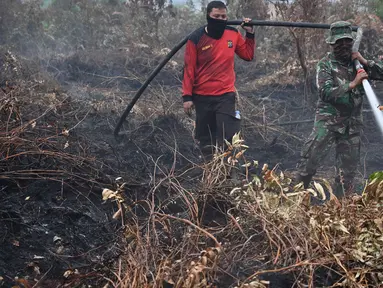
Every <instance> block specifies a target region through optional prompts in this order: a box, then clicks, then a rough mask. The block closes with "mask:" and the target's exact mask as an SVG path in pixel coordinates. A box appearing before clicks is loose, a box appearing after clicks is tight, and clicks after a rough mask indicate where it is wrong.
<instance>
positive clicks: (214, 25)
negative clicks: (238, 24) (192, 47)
mask: <svg viewBox="0 0 383 288" xmlns="http://www.w3.org/2000/svg"><path fill="white" fill-rule="evenodd" d="M226 23H227V20H222V19H215V18H211V17H210V16H209V15H207V35H209V36H210V37H211V38H214V39H220V38H221V37H222V35H223V33H224V32H225V29H226Z"/></svg>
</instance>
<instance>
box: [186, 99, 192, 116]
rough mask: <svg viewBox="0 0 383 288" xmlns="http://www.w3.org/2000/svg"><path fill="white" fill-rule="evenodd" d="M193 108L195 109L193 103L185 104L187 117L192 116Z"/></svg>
mask: <svg viewBox="0 0 383 288" xmlns="http://www.w3.org/2000/svg"><path fill="white" fill-rule="evenodd" d="M193 107H194V103H193V101H186V102H184V111H185V113H186V114H187V115H189V116H190V115H191V113H192V110H193Z"/></svg>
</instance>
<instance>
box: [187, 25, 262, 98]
mask: <svg viewBox="0 0 383 288" xmlns="http://www.w3.org/2000/svg"><path fill="white" fill-rule="evenodd" d="M254 49H255V39H254V34H251V33H246V40H245V39H244V38H243V37H242V35H241V33H240V32H239V31H238V30H237V29H235V28H233V27H230V26H227V27H226V29H225V32H224V33H223V35H222V37H221V38H220V39H213V38H211V37H209V36H208V35H207V33H206V31H205V27H202V28H200V29H198V30H196V31H195V32H194V33H193V34H192V35H191V36H190V37H189V39H188V41H187V43H186V50H185V67H184V76H183V81H182V96H183V101H184V102H185V101H191V100H192V95H193V94H197V95H208V96H220V95H222V94H225V93H227V92H234V91H235V87H234V83H235V72H234V55H235V54H237V55H238V56H239V57H240V58H242V59H243V60H246V61H251V60H253V58H254Z"/></svg>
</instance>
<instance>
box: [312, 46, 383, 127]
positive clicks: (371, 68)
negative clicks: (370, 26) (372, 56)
mask: <svg viewBox="0 0 383 288" xmlns="http://www.w3.org/2000/svg"><path fill="white" fill-rule="evenodd" d="M364 69H365V70H366V72H367V73H368V75H369V80H383V62H381V61H376V62H375V61H368V65H367V67H364ZM355 76H356V70H355V66H354V64H353V62H350V64H349V65H348V66H344V65H342V64H341V63H339V62H338V61H337V60H335V57H334V55H333V53H331V52H330V53H328V54H327V55H326V56H325V57H324V58H322V59H321V60H320V61H319V63H318V64H317V87H318V92H319V99H318V103H317V109H316V115H315V121H316V122H318V121H324V122H325V126H326V127H327V128H328V129H329V130H331V131H335V132H339V133H342V134H344V133H345V132H346V131H347V129H348V132H349V133H350V134H352V133H358V132H360V130H361V129H362V126H363V116H362V108H363V107H362V106H363V97H364V96H365V92H364V89H363V85H359V86H358V87H357V88H355V89H353V90H351V91H348V86H349V84H350V82H351V81H353V80H354V79H355Z"/></svg>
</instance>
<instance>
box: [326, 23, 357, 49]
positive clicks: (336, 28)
mask: <svg viewBox="0 0 383 288" xmlns="http://www.w3.org/2000/svg"><path fill="white" fill-rule="evenodd" d="M343 38H349V39H353V40H354V37H353V36H352V27H351V23H350V22H346V21H337V22H334V23H332V24H331V26H330V36H328V37H327V39H326V43H328V44H335V42H336V41H337V40H339V39H343Z"/></svg>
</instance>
